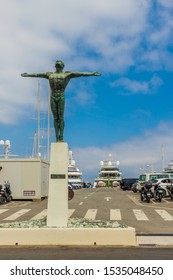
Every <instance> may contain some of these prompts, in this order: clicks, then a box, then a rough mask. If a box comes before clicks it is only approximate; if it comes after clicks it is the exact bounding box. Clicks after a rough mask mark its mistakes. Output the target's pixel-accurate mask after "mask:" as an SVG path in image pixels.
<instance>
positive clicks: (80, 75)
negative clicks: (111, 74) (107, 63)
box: [69, 72, 101, 78]
mask: <svg viewBox="0 0 173 280" xmlns="http://www.w3.org/2000/svg"><path fill="white" fill-rule="evenodd" d="M100 75H101V73H99V72H69V76H70V78H77V77H82V76H100Z"/></svg>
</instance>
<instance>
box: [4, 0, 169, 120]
mask: <svg viewBox="0 0 173 280" xmlns="http://www.w3.org/2000/svg"><path fill="white" fill-rule="evenodd" d="M158 3H160V4H161V5H165V6H166V7H167V8H171V7H172V4H171V1H168V0H167V1H165V2H164V1H161V0H160V1H159V2H158ZM151 9H152V1H151V0H117V1H115V0H107V1H102V2H101V1H100V0H95V1H92V0H83V1H81V0H70V1H68V0H58V1H57V0H49V1H46V0H30V1H20V0H9V1H8V5H1V10H0V34H1V44H0V60H1V68H0V85H1V88H0V100H1V99H2V100H3V102H4V103H5V102H9V99H10V102H11V104H13V105H14V106H16V107H18V108H19V107H20V109H19V110H18V114H16V113H15V112H16V110H13V111H12V113H11V115H10V116H8V119H9V122H10V119H11V122H15V121H18V120H19V119H20V115H21V117H23V115H25V112H26V111H27V106H29V105H32V106H35V107H36V106H37V104H35V99H34V97H35V91H36V81H34V79H29V78H28V79H24V78H21V77H20V73H22V72H44V71H48V70H50V71H51V70H53V71H54V61H55V60H56V59H58V58H60V59H63V60H65V64H66V65H67V68H69V70H74V71H75V70H88V71H90V70H94V71H95V70H96V71H97V70H98V71H99V70H100V69H101V70H102V71H103V72H104V73H108V74H112V73H121V72H123V71H125V70H127V69H129V67H130V66H135V67H136V68H140V67H141V69H142V67H144V65H147V66H148V64H150V63H152V65H153V67H154V66H155V67H156V68H157V69H159V67H164V65H167V67H168V68H169V69H171V67H172V65H173V63H172V58H171V56H170V54H169V52H167V51H166V47H167V45H166V44H167V43H168V42H169V40H171V38H172V31H171V30H172V29H171V27H172V25H173V21H172V19H171V16H170V14H169V9H166V10H165V9H164V13H162V14H160V12H159V15H161V16H160V18H159V19H160V21H161V23H160V26H162V29H161V34H162V36H163V40H162V42H165V45H164V46H162V49H161V48H160V47H159V42H160V41H161V39H160V36H161V34H159V33H158V26H155V25H154V24H153V23H149V18H148V15H149V13H150V12H151ZM154 12H155V11H154ZM156 13H157V11H156ZM155 17H156V18H157V14H156V15H155ZM159 31H160V30H159ZM143 41H144V42H145V43H147V50H146V49H143V44H142V43H143ZM157 43H158V44H157ZM153 44H155V45H156V47H155V48H154V50H153V48H150V46H153ZM148 68H151V67H148ZM148 68H147V69H148ZM67 70H68V69H67ZM147 71H148V70H147ZM137 86H139V87H143V89H144V91H145V87H146V88H147V85H145V84H143V85H142V84H140V83H138V81H136V87H137ZM46 90H47V89H46ZM141 90H142V88H141ZM4 103H3V104H4ZM26 104H27V105H26ZM3 107H4V108H3V111H2V112H1V116H2V118H1V119H0V122H1V123H4V120H5V119H6V115H7V114H8V111H7V110H5V106H3Z"/></svg>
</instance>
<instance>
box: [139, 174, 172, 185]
mask: <svg viewBox="0 0 173 280" xmlns="http://www.w3.org/2000/svg"><path fill="white" fill-rule="evenodd" d="M170 176H171V174H169V173H157V172H153V173H143V174H141V175H139V183H143V182H146V181H151V180H153V179H162V178H170V179H171V178H173V177H170ZM172 176H173V174H172Z"/></svg>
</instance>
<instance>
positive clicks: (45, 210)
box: [30, 209, 47, 220]
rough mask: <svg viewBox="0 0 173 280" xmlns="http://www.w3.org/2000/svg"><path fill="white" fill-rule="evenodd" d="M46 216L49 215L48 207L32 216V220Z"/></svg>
mask: <svg viewBox="0 0 173 280" xmlns="http://www.w3.org/2000/svg"><path fill="white" fill-rule="evenodd" d="M46 216H47V209H44V210H43V211H41V212H40V213H38V214H37V215H35V216H34V217H32V218H31V219H30V220H39V219H43V218H45V217H46Z"/></svg>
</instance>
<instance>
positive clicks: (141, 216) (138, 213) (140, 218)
mask: <svg viewBox="0 0 173 280" xmlns="http://www.w3.org/2000/svg"><path fill="white" fill-rule="evenodd" d="M133 213H134V214H135V217H136V219H137V220H138V221H148V218H147V216H146V215H145V213H144V212H143V210H140V209H133Z"/></svg>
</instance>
